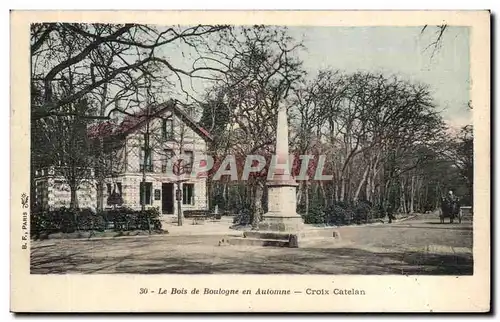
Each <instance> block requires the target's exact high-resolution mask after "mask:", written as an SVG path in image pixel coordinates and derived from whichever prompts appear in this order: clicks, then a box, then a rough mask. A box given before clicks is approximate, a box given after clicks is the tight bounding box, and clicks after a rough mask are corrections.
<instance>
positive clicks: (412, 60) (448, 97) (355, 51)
mask: <svg viewBox="0 0 500 322" xmlns="http://www.w3.org/2000/svg"><path fill="white" fill-rule="evenodd" d="M421 30H422V27H392V26H391V27H317V26H314V27H302V26H301V27H295V26H288V31H289V35H291V36H292V37H293V38H295V39H297V40H302V41H303V44H304V47H305V49H304V50H303V51H302V52H300V53H299V54H298V56H299V58H300V59H301V60H302V61H303V64H304V68H305V70H306V71H307V72H308V74H309V76H308V77H311V78H312V77H314V76H315V75H316V74H317V73H318V71H319V70H321V69H325V68H332V69H339V70H344V71H346V72H354V71H372V72H383V73H384V74H386V75H394V74H396V75H398V76H400V77H401V78H403V79H406V80H410V81H414V82H419V83H425V84H428V85H429V86H430V90H431V92H432V94H433V97H434V99H435V103H436V105H437V107H438V109H439V110H441V111H442V113H443V114H442V115H443V117H444V118H445V120H446V121H447V122H448V123H449V125H451V126H453V127H455V128H458V127H460V126H463V125H466V124H469V123H471V122H472V121H471V113H470V110H469V108H468V106H467V103H468V101H469V86H470V82H469V69H470V64H469V30H468V27H459V26H453V27H451V26H449V27H448V28H447V29H446V31H445V33H444V34H443V38H442V40H441V42H440V46H439V47H438V48H437V49H436V50H435V51H433V50H434V47H430V48H428V46H429V45H430V44H431V43H432V42H433V41H435V40H436V37H437V35H436V31H437V27H428V28H426V30H425V32H424V33H423V34H422V33H421ZM182 52H183V50H181V48H171V49H169V50H165V54H166V56H168V58H169V60H170V61H171V62H173V63H174V64H175V65H176V66H182V67H184V68H186V69H189V67H190V65H185V66H183V65H184V64H190V63H187V60H189V59H186V58H187V56H186V55H190V54H189V53H186V52H184V54H182ZM433 53H434V54H433ZM196 82H197V81H195V83H196ZM205 86H209V85H208V84H202V83H200V84H194V89H195V91H200V90H201V89H202V88H203V87H205Z"/></svg>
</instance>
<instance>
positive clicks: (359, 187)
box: [353, 165, 370, 202]
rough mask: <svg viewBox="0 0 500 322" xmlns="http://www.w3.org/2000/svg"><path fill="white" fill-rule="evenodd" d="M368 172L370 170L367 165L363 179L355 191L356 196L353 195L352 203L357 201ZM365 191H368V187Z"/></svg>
mask: <svg viewBox="0 0 500 322" xmlns="http://www.w3.org/2000/svg"><path fill="white" fill-rule="evenodd" d="M369 170H370V166H369V165H368V166H367V167H366V169H365V172H364V173H363V177H362V179H361V181H360V182H359V185H358V188H357V189H356V194H355V195H354V199H353V200H354V202H356V201H358V199H359V194H360V192H361V189H362V188H363V185H364V184H365V182H366V179H367V177H368V172H369ZM366 190H368V185H366Z"/></svg>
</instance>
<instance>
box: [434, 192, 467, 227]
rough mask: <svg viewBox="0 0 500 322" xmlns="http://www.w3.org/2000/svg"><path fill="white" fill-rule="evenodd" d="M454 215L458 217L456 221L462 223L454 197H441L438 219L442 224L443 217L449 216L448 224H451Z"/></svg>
mask: <svg viewBox="0 0 500 322" xmlns="http://www.w3.org/2000/svg"><path fill="white" fill-rule="evenodd" d="M455 217H458V223H462V218H461V216H460V206H459V204H458V201H457V200H456V199H452V200H450V199H448V198H444V197H443V198H441V211H440V213H439V220H440V222H441V223H442V224H444V219H445V218H450V224H453V220H454V219H455Z"/></svg>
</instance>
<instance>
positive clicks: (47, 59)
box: [31, 23, 228, 119]
mask: <svg viewBox="0 0 500 322" xmlns="http://www.w3.org/2000/svg"><path fill="white" fill-rule="evenodd" d="M227 28H228V27H227V26H210V25H198V26H192V27H175V26H172V27H165V28H160V27H156V26H148V25H140V24H99V23H97V24H75V23H36V24H32V25H31V61H32V70H31V87H32V91H33V93H34V94H35V95H37V96H38V97H39V99H37V100H36V104H32V118H33V119H39V118H43V117H47V116H50V115H67V114H68V112H65V111H61V107H64V106H66V105H67V104H71V103H73V102H75V101H77V100H79V99H81V98H83V97H85V96H86V97H89V96H93V95H96V96H98V97H100V99H101V100H104V101H106V100H107V101H108V102H107V103H108V104H109V103H112V102H113V101H115V99H113V98H110V97H109V96H110V95H111V97H113V96H115V95H116V96H117V97H122V98H123V97H128V96H131V95H133V93H135V90H136V88H137V83H138V82H140V81H141V80H142V79H143V78H145V76H151V75H153V76H155V78H156V79H158V77H166V76H168V75H167V73H166V72H167V71H168V72H170V73H172V74H174V75H175V76H176V78H177V79H178V81H179V82H180V84H181V88H182V77H183V76H186V77H189V78H196V77H199V78H207V79H210V76H208V75H207V72H215V71H221V70H220V69H219V68H218V67H220V66H218V65H216V66H214V64H213V62H214V61H216V60H214V59H212V60H211V62H212V64H211V66H209V67H208V66H206V65H204V64H203V62H204V61H205V58H206V57H204V56H201V55H200V57H198V58H196V59H195V61H194V62H193V68H192V69H190V70H184V69H182V68H179V67H176V66H174V65H173V64H172V63H170V62H169V60H168V58H166V57H165V56H164V55H163V53H162V51H161V49H165V48H167V47H168V46H172V45H177V44H181V43H184V44H187V45H189V46H192V47H197V46H199V47H200V48H202V45H203V43H204V42H205V41H206V40H207V37H206V36H207V35H209V34H212V33H218V32H223V31H224V30H226V29H227ZM68 69H72V70H74V71H75V72H74V74H75V77H74V79H73V89H74V90H73V91H72V92H71V93H66V95H57V94H56V93H54V88H53V87H54V84H55V83H57V82H59V81H61V80H65V79H66V72H67V70H68ZM116 109H118V110H121V109H119V108H116ZM110 112H111V111H110Z"/></svg>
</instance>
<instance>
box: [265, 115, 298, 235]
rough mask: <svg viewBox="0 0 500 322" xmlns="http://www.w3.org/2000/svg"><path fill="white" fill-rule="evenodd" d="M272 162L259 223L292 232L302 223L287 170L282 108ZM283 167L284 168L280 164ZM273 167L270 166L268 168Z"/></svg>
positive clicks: (292, 181) (287, 155)
mask: <svg viewBox="0 0 500 322" xmlns="http://www.w3.org/2000/svg"><path fill="white" fill-rule="evenodd" d="M276 131H277V133H276V152H275V158H274V160H275V161H276V166H275V167H274V171H273V172H274V176H273V177H272V179H271V180H269V181H268V182H267V187H268V190H267V191H268V212H267V213H265V214H264V215H263V220H262V222H261V223H260V224H259V230H262V231H283V232H295V231H299V230H301V229H302V228H303V227H302V226H303V225H304V223H303V221H302V217H301V216H300V215H299V214H297V212H296V209H297V198H296V193H297V186H298V184H297V182H296V181H295V179H294V178H293V176H292V174H291V164H290V162H289V161H290V160H289V154H288V120H287V115H286V109H285V108H280V110H279V111H278V122H277V126H276ZM283 167H285V169H284V168H283ZM272 170H273V167H272V166H271V167H270V171H272Z"/></svg>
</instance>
